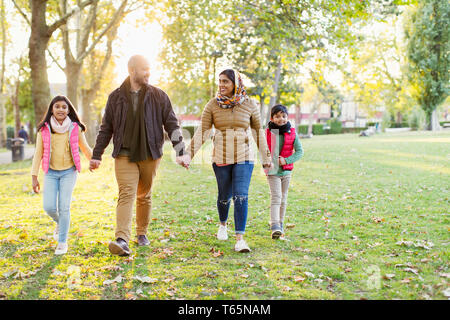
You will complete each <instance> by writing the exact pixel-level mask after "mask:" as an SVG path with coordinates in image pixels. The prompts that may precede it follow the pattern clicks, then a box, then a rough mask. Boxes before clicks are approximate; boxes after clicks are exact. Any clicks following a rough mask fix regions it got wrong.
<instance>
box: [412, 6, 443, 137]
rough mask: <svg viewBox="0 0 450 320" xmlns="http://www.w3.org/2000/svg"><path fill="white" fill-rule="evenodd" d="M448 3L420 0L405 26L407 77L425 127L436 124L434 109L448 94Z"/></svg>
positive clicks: (432, 126) (437, 124)
mask: <svg viewBox="0 0 450 320" xmlns="http://www.w3.org/2000/svg"><path fill="white" fill-rule="evenodd" d="M449 21H450V3H449V2H448V1H441V0H429V1H420V3H419V5H418V8H417V10H416V11H415V12H413V14H412V15H411V20H410V21H409V22H408V24H407V25H406V37H407V38H408V51H407V52H408V60H409V65H410V69H409V78H410V82H411V83H412V85H413V87H414V98H415V99H416V101H417V102H418V104H419V105H420V106H421V107H422V109H423V110H424V111H425V114H426V121H427V128H428V130H436V129H437V128H438V126H439V123H438V119H437V113H436V108H437V107H438V106H439V105H440V104H441V103H442V102H443V101H444V100H445V99H446V98H447V97H448V96H449V93H450V78H449V69H450V41H449V40H450V39H449V35H450V29H449V23H448V22H449Z"/></svg>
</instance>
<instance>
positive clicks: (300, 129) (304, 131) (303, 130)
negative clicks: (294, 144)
mask: <svg viewBox="0 0 450 320" xmlns="http://www.w3.org/2000/svg"><path fill="white" fill-rule="evenodd" d="M297 132H298V133H300V134H308V125H306V124H301V125H299V126H298V127H297Z"/></svg>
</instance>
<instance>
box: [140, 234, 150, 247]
mask: <svg viewBox="0 0 450 320" xmlns="http://www.w3.org/2000/svg"><path fill="white" fill-rule="evenodd" d="M149 244H150V241H148V239H147V236H146V235H145V234H142V235H139V236H138V245H139V246H148V245H149Z"/></svg>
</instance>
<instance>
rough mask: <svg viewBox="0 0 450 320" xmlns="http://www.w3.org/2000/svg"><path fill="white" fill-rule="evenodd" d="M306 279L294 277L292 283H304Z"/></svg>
mask: <svg viewBox="0 0 450 320" xmlns="http://www.w3.org/2000/svg"><path fill="white" fill-rule="evenodd" d="M305 279H306V278H303V277H300V276H296V277H294V282H303V281H305Z"/></svg>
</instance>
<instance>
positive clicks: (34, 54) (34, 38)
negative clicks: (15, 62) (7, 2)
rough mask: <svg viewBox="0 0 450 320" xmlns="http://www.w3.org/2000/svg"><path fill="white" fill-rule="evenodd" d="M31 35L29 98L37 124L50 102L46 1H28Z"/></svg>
mask: <svg viewBox="0 0 450 320" xmlns="http://www.w3.org/2000/svg"><path fill="white" fill-rule="evenodd" d="M30 5H31V15H32V17H31V34H30V40H29V42H28V47H29V60H30V68H31V81H32V84H31V98H32V100H33V105H34V114H35V122H36V124H38V123H39V122H40V120H41V119H42V117H43V116H44V115H45V112H46V110H47V105H48V103H49V102H50V101H49V99H50V85H49V82H48V74H47V60H46V58H45V51H46V50H47V46H48V42H49V40H50V36H49V35H48V26H47V24H46V19H45V13H46V6H47V3H46V1H30Z"/></svg>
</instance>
